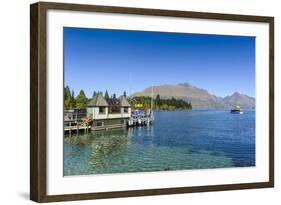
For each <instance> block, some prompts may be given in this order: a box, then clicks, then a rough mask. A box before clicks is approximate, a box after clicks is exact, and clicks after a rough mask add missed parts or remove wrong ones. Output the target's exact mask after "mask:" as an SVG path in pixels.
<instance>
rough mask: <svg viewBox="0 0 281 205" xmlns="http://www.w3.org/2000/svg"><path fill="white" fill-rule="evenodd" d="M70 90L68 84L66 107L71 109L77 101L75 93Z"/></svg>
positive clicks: (65, 99)
mask: <svg viewBox="0 0 281 205" xmlns="http://www.w3.org/2000/svg"><path fill="white" fill-rule="evenodd" d="M72 94H73V95H74V92H73V91H72ZM72 94H71V92H70V88H69V87H68V86H66V87H65V88H64V109H66V110H69V109H73V108H74V106H75V103H74V102H75V101H74V99H73V95H72Z"/></svg>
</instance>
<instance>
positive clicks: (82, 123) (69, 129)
mask: <svg viewBox="0 0 281 205" xmlns="http://www.w3.org/2000/svg"><path fill="white" fill-rule="evenodd" d="M91 121H92V119H91V118H89V117H85V118H83V119H82V120H77V119H76V120H65V121H64V133H68V134H70V135H71V134H72V133H74V132H75V133H76V134H78V133H79V132H80V131H84V133H85V134H87V133H88V132H89V130H91Z"/></svg>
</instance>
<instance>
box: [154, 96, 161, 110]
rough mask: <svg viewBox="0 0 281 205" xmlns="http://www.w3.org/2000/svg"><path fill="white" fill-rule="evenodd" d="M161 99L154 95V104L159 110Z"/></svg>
mask: <svg viewBox="0 0 281 205" xmlns="http://www.w3.org/2000/svg"><path fill="white" fill-rule="evenodd" d="M160 101H161V99H160V95H159V94H157V95H156V98H155V104H156V108H157V109H159V108H160V105H161V102H160Z"/></svg>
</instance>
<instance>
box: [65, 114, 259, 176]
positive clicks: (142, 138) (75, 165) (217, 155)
mask: <svg viewBox="0 0 281 205" xmlns="http://www.w3.org/2000/svg"><path fill="white" fill-rule="evenodd" d="M154 116H155V122H154V124H153V125H151V126H149V127H135V128H129V129H127V128H126V129H115V130H110V131H100V132H95V133H91V134H89V135H78V136H76V135H72V136H69V135H65V137H64V175H65V176H69V175H91V174H105V173H125V172H150V171H165V170H184V169H207V168H208V169H210V168H226V167H249V166H255V111H244V114H242V115H240V114H230V113H229V111H213V110H212V111H210V110H200V111H199V110H193V111H161V112H155V113H154Z"/></svg>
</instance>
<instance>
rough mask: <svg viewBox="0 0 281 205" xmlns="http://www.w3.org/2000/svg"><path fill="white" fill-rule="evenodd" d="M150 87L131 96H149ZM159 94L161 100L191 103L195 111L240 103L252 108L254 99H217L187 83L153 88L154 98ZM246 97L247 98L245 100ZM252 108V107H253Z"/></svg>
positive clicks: (242, 97)
mask: <svg viewBox="0 0 281 205" xmlns="http://www.w3.org/2000/svg"><path fill="white" fill-rule="evenodd" d="M151 94H152V87H148V88H146V89H144V90H143V91H141V92H137V93H135V94H133V95H132V96H151ZM157 94H159V95H160V97H161V98H171V97H174V98H177V99H183V100H186V101H188V102H190V103H191V105H192V107H193V108H195V109H229V108H230V107H231V106H233V105H234V104H235V103H241V106H242V107H243V106H244V105H247V107H248V106H251V105H253V106H254V99H253V98H251V99H248V98H250V97H248V96H246V95H242V94H240V95H241V99H240V98H239V96H238V95H237V94H235V93H234V94H235V95H234V94H233V95H234V96H233V95H231V96H227V97H226V98H222V97H218V96H215V95H212V94H210V93H209V92H208V91H207V90H204V89H201V88H197V87H195V86H192V85H190V84H188V83H183V84H177V85H160V86H154V87H153V95H154V97H155V96H156V95H157ZM238 94H239V93H238ZM247 97H248V98H247ZM253 106H252V107H253Z"/></svg>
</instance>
